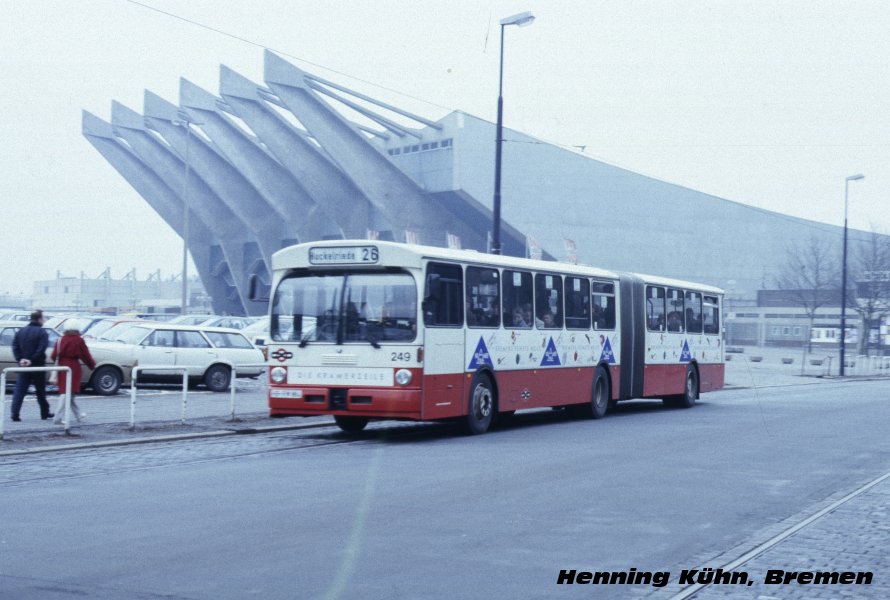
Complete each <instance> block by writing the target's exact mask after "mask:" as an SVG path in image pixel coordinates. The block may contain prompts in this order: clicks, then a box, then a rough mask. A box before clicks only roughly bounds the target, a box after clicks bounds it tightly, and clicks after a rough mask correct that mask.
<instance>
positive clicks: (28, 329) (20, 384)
mask: <svg viewBox="0 0 890 600" xmlns="http://www.w3.org/2000/svg"><path fill="white" fill-rule="evenodd" d="M48 344H49V335H48V334H47V333H46V331H45V330H44V329H43V311H41V310H35V311H34V312H32V313H31V322H30V323H28V325H27V326H25V327H22V328H21V329H19V330H18V331H17V332H16V333H15V337H14V338H13V339H12V355H13V357H14V358H15V361H16V362H17V363H18V365H19V366H20V367H43V366H46V347H47V345H48ZM32 384H33V385H34V391H35V393H36V394H37V404H39V405H40V418H41V419H43V420H46V419H51V418H52V417H53V416H54V415H53V413H51V412H49V403H48V402H47V401H46V373H44V372H42V371H37V372H25V373H19V374H18V377H16V380H15V391H14V392H13V393H12V420H13V421H21V420H22V419H21V416H20V413H21V410H22V402H24V400H25V394H27V393H28V389H29V388H30V387H31V385H32Z"/></svg>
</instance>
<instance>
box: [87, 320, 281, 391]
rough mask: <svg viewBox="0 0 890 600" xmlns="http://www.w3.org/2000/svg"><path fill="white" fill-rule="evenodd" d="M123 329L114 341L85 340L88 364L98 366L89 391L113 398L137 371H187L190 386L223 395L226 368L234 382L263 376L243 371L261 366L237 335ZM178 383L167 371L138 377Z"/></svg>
mask: <svg viewBox="0 0 890 600" xmlns="http://www.w3.org/2000/svg"><path fill="white" fill-rule="evenodd" d="M127 325H128V326H127V327H126V328H123V330H122V331H121V332H120V333H119V334H118V335H117V336H116V337H115V341H94V340H87V346H88V347H89V349H90V353H92V355H93V358H95V359H96V362H97V363H98V362H100V361H101V362H102V364H103V366H102V367H98V368H97V369H96V371H95V373H93V377H94V378H96V383H95V384H94V386H93V387H94V388H96V389H97V390H105V389H111V388H114V390H115V393H116V392H117V388H118V387H120V385H121V384H123V383H124V382H126V381H129V380H130V379H131V374H132V370H133V367H135V366H136V365H139V366H142V367H145V366H163V367H173V366H176V367H179V366H182V367H186V368H187V369H188V375H189V379H190V380H191V381H192V382H193V383H199V382H200V383H203V384H204V385H205V386H207V388H208V389H210V390H212V391H214V392H222V391H225V390H226V389H228V387H229V384H230V383H231V378H232V372H231V365H234V366H235V368H236V370H237V375H238V377H256V376H258V375H260V374H262V373H263V372H264V371H265V368H264V367H247V366H246V365H257V364H261V363H264V362H265V361H264V358H263V353H262V352H261V351H260V350H259V349H258V348H256V347H255V346H254V345H253V344H252V343H251V342H250V341H249V340H248V339H247V338H246V337H244V336H243V335H242V334H241V333H240V332H238V331H235V330H232V329H223V328H220V327H193V326H188V325H171V324H169V323H162V322H139V323H128V324H127ZM239 365H240V366H239ZM241 366H244V367H243V368H242V367H241ZM180 377H181V375H180V374H177V373H175V372H171V371H163V370H159V371H151V370H146V371H140V372H139V376H138V379H139V381H170V382H176V381H179V380H180ZM100 393H102V392H100Z"/></svg>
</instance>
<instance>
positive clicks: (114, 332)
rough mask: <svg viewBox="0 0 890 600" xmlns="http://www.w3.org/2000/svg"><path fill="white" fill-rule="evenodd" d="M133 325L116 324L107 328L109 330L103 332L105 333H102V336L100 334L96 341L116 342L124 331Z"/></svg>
mask: <svg viewBox="0 0 890 600" xmlns="http://www.w3.org/2000/svg"><path fill="white" fill-rule="evenodd" d="M134 325H136V323H133V322H127V323H116V324H115V325H113V326H112V327H109V328H108V329H107V330H106V331H105V333H103V334H102V335H101V336H99V337H98V338H97V339H99V340H102V341H104V342H116V341H117V339H118V338H119V337H120V336H121V335H123V333H124V332H125V331H127V330H128V329H129V328H131V327H133V326H134Z"/></svg>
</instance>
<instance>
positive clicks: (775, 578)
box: [556, 567, 873, 587]
mask: <svg viewBox="0 0 890 600" xmlns="http://www.w3.org/2000/svg"><path fill="white" fill-rule="evenodd" d="M872 578H873V573H872V572H871V571H785V570H782V569H769V570H767V572H766V573H765V574H762V575H760V574H750V573H748V572H747V571H727V570H724V569H713V568H710V567H706V568H701V569H683V570H682V571H680V574H679V576H678V577H677V579H676V580H675V583H676V584H677V585H696V584H698V585H754V584H755V583H757V582H759V583H761V584H763V585H870V584H871V582H872ZM670 582H671V572H670V571H638V570H637V569H636V568H632V569H629V570H627V571H579V570H576V569H561V570H560V571H559V574H558V575H557V577H556V583H557V584H559V585H651V586H652V587H664V586H666V585H667V584H668V583H670Z"/></svg>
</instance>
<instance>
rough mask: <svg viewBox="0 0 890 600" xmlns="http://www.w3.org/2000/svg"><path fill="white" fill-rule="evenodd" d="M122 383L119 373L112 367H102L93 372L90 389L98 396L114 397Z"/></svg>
mask: <svg viewBox="0 0 890 600" xmlns="http://www.w3.org/2000/svg"><path fill="white" fill-rule="evenodd" d="M121 383H123V377H121V372H120V371H118V370H117V369H115V368H114V367H110V366H107V365H106V366H104V367H99V368H98V369H96V370H95V371H93V374H92V376H91V377H90V387H92V388H93V391H94V392H96V393H97V394H99V395H100V396H114V395H115V394H117V391H118V390H119V389H120V387H121Z"/></svg>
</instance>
